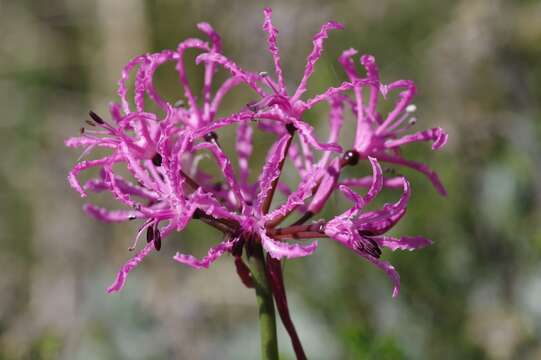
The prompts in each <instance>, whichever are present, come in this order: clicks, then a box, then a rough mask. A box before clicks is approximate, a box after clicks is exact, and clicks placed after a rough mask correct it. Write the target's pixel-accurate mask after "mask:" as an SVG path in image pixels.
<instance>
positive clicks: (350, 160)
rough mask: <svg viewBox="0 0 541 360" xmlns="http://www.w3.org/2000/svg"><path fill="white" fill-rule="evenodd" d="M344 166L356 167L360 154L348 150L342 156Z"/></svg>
mask: <svg viewBox="0 0 541 360" xmlns="http://www.w3.org/2000/svg"><path fill="white" fill-rule="evenodd" d="M342 160H343V166H345V165H351V166H355V165H357V163H358V162H359V152H357V151H355V150H348V151H346V152H345V153H344V155H342Z"/></svg>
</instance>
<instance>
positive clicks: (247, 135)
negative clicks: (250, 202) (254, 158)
mask: <svg viewBox="0 0 541 360" xmlns="http://www.w3.org/2000/svg"><path fill="white" fill-rule="evenodd" d="M252 133H253V130H252V127H251V125H250V124H249V123H247V122H244V123H240V124H239V126H238V127H237V143H236V146H235V148H236V150H237V157H238V163H239V178H240V183H241V185H242V186H243V187H245V186H246V185H247V184H248V177H249V176H250V169H249V167H248V166H249V164H248V160H249V159H250V156H251V155H252V149H253V146H252Z"/></svg>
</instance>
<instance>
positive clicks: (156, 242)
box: [154, 226, 162, 251]
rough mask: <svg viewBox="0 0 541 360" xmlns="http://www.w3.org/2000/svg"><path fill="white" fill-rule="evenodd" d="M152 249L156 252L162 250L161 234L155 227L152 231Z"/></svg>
mask: <svg viewBox="0 0 541 360" xmlns="http://www.w3.org/2000/svg"><path fill="white" fill-rule="evenodd" d="M154 247H155V248H156V251H160V249H161V248H162V234H161V233H160V229H158V227H157V226H156V228H155V229H154Z"/></svg>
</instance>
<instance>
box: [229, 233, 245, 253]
mask: <svg viewBox="0 0 541 360" xmlns="http://www.w3.org/2000/svg"><path fill="white" fill-rule="evenodd" d="M243 246H244V239H243V238H240V239H239V240H237V241H235V242H234V243H233V249H231V254H232V255H233V256H235V257H240V256H242V247H243Z"/></svg>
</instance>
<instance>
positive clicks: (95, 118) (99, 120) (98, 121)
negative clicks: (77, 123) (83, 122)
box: [88, 110, 105, 125]
mask: <svg viewBox="0 0 541 360" xmlns="http://www.w3.org/2000/svg"><path fill="white" fill-rule="evenodd" d="M88 115H90V117H91V118H92V120H94V121H95V122H97V123H98V124H100V125H102V124H105V121H103V119H102V118H101V117H99V116H98V114H96V113H95V112H94V111H92V110H90V111H89V112H88Z"/></svg>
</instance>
